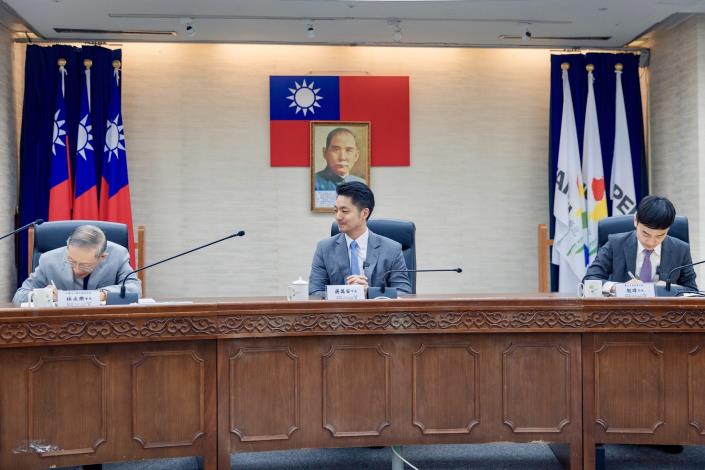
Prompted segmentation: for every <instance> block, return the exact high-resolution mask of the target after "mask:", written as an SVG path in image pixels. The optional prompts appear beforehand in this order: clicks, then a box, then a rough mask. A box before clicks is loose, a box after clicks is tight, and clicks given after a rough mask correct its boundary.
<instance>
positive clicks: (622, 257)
mask: <svg viewBox="0 0 705 470" xmlns="http://www.w3.org/2000/svg"><path fill="white" fill-rule="evenodd" d="M675 218H676V209H675V207H673V204H672V203H671V201H669V200H668V199H666V198H665V197H658V196H647V197H645V198H644V199H642V200H641V202H640V203H639V205H638V206H637V210H636V215H635V216H634V227H635V228H636V230H634V231H631V232H626V233H617V234H613V235H610V236H609V238H608V240H607V243H605V244H604V245H603V246H602V248H600V251H599V252H598V253H597V256H596V257H595V260H594V261H593V262H592V264H591V265H590V267H589V268H588V269H587V272H586V274H585V277H584V279H600V280H603V281H606V282H604V283H603V292H605V293H608V292H613V291H614V289H615V287H616V284H617V283H624V282H627V283H638V282H655V281H656V280H658V279H660V280H661V281H666V276H668V273H669V272H671V270H672V269H675V268H677V267H679V266H683V265H686V264H690V263H692V262H693V261H692V259H691V257H690V246H689V245H688V244H687V243H685V242H683V241H681V240H678V239H677V238H673V237H671V236H668V235H667V233H668V229H669V228H670V227H671V225H673V221H674V220H675ZM671 281H672V282H673V283H674V284H678V285H680V286H683V287H687V288H689V289H693V290H697V289H698V285H697V284H696V283H695V271H694V270H693V267H692V266H689V267H686V268H682V269H679V270H677V271H675V272H674V273H673V275H672V276H671Z"/></svg>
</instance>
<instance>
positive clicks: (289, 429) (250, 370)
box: [229, 347, 299, 441]
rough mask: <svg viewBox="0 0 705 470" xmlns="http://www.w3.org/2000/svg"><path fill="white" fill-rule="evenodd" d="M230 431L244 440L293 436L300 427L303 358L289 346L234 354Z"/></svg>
mask: <svg viewBox="0 0 705 470" xmlns="http://www.w3.org/2000/svg"><path fill="white" fill-rule="evenodd" d="M229 363H230V368H229V370H230V391H229V400H230V432H232V433H234V434H236V435H237V436H239V438H240V440H241V441H272V440H280V439H289V436H291V434H292V433H293V432H294V431H296V430H297V429H299V357H298V356H297V355H296V354H294V353H293V352H292V351H291V350H290V349H289V348H287V347H276V348H259V349H258V348H242V349H240V350H239V351H238V352H237V353H236V354H235V355H233V356H231V357H230V360H229Z"/></svg>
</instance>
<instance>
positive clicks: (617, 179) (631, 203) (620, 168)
mask: <svg viewBox="0 0 705 470" xmlns="http://www.w3.org/2000/svg"><path fill="white" fill-rule="evenodd" d="M617 65H618V67H616V69H615V71H614V73H615V74H616V76H617V77H616V78H617V80H616V87H617V89H616V100H615V112H614V113H615V116H614V117H615V122H614V159H613V160H612V177H611V178H610V197H611V198H612V215H626V214H633V213H634V212H635V211H636V191H635V190H634V171H633V169H632V151H631V147H630V145H629V129H628V128H627V111H626V109H625V107H624V91H623V90H622V69H621V67H619V65H621V64H617Z"/></svg>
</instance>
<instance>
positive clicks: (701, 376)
mask: <svg viewBox="0 0 705 470" xmlns="http://www.w3.org/2000/svg"><path fill="white" fill-rule="evenodd" d="M688 422H689V423H690V425H691V426H693V427H694V428H695V429H697V430H698V432H699V433H700V435H701V436H703V435H705V352H703V348H702V347H701V346H700V345H698V346H696V347H695V348H693V349H692V350H691V351H690V352H689V353H688Z"/></svg>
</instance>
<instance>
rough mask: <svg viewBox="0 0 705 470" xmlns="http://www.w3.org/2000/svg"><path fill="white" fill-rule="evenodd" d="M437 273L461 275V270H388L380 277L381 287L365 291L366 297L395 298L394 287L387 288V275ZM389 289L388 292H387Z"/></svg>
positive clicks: (395, 291)
mask: <svg viewBox="0 0 705 470" xmlns="http://www.w3.org/2000/svg"><path fill="white" fill-rule="evenodd" d="M438 272H452V273H458V274H460V273H462V272H463V269H462V268H452V269H390V270H389V271H387V272H385V273H384V276H382V287H369V288H368V289H367V296H368V298H370V299H374V298H377V297H387V298H390V299H396V298H397V290H396V288H394V287H389V288H388V287H387V281H388V280H389V275H390V274H392V273H407V274H408V273H438ZM387 289H389V291H387Z"/></svg>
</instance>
